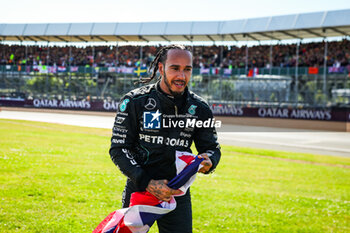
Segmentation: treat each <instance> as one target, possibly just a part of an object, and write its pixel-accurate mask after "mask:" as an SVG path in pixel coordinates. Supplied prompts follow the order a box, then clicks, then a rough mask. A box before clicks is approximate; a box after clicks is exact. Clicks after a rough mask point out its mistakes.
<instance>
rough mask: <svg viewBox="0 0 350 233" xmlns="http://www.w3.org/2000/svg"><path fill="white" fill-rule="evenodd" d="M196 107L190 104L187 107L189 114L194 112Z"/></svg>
mask: <svg viewBox="0 0 350 233" xmlns="http://www.w3.org/2000/svg"><path fill="white" fill-rule="evenodd" d="M196 108H197V106H196V105H193V104H192V105H191V106H190V107H189V108H188V113H189V114H191V115H194V114H196Z"/></svg>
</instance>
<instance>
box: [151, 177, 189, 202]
mask: <svg viewBox="0 0 350 233" xmlns="http://www.w3.org/2000/svg"><path fill="white" fill-rule="evenodd" d="M167 183H168V181H167V180H150V182H149V183H148V186H147V188H146V190H147V191H148V192H149V193H151V194H152V195H153V196H155V197H156V198H158V199H159V200H161V201H170V200H171V197H172V196H173V195H177V194H181V193H182V192H181V191H180V190H174V189H171V188H169V187H168V186H167Z"/></svg>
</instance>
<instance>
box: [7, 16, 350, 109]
mask: <svg viewBox="0 0 350 233" xmlns="http://www.w3.org/2000/svg"><path fill="white" fill-rule="evenodd" d="M349 35H350V10H340V11H329V12H316V13H307V14H295V15H285V16H275V17H264V18H254V19H242V20H231V21H211V22H157V23H70V24H69V23H68V24H0V38H1V39H2V43H1V44H0V94H1V96H2V97H1V98H2V105H4V104H5V102H4V101H5V100H6V101H7V102H6V104H13V103H14V102H9V101H11V100H14V99H24V100H26V101H28V100H29V102H30V100H33V99H59V100H61V99H62V100H63V99H67V98H68V99H73V100H90V99H91V100H101V101H104V102H106V101H107V102H108V101H109V102H110V101H116V102H117V101H118V100H119V98H120V97H121V96H122V95H123V93H125V92H127V91H128V90H130V89H132V88H134V86H133V82H134V81H135V80H137V79H138V77H139V76H142V75H147V73H146V68H147V66H148V65H149V63H150V62H151V61H152V59H153V55H154V54H155V53H156V51H157V49H158V46H151V45H143V46H140V45H138V46H135V45H130V44H128V43H132V42H145V43H148V42H159V43H170V42H179V41H180V42H187V43H190V44H191V45H192V49H193V54H194V68H195V69H194V71H193V79H192V80H191V83H190V88H191V89H193V90H194V91H196V92H199V94H200V95H202V96H204V97H205V98H206V99H207V100H208V101H209V102H211V103H215V104H217V103H221V104H228V105H230V106H231V105H234V106H243V107H281V108H282V107H292V108H294V107H298V108H330V107H349V106H350V95H349V91H348V90H349V89H350V82H349V73H350V41H349ZM330 37H338V38H339V39H338V40H336V41H329V40H328V38H330ZM309 38H323V41H321V42H315V41H314V42H309V43H306V42H303V41H302V39H309ZM287 39H295V40H296V41H297V42H296V43H294V44H286V43H277V44H276V43H271V45H254V46H250V47H249V46H247V45H244V46H238V45H237V44H234V43H226V44H225V43H224V42H235V43H237V42H242V41H243V42H244V41H246V42H248V41H265V40H267V41H275V42H276V41H283V40H287ZM9 41H17V42H19V43H17V44H15V45H13V44H9V43H8V42H9ZM26 41H31V42H47V46H43V45H42V44H41V45H26V44H24V43H21V42H26ZM96 41H99V42H114V44H112V45H111V44H109V45H105V46H101V45H99V46H93V44H90V43H89V42H96ZM208 41H211V42H213V43H214V44H215V43H216V42H221V44H222V45H220V46H219V45H210V46H208V45H207V46H203V45H199V44H198V43H199V42H208ZM53 42H61V43H63V45H62V44H61V45H60V46H57V44H52V43H53ZM73 42H81V43H84V46H79V47H77V46H75V45H74V44H72V43H73ZM194 42H197V43H194ZM121 43H123V45H120V44H121ZM32 102H33V101H32ZM27 105H30V104H28V103H27Z"/></svg>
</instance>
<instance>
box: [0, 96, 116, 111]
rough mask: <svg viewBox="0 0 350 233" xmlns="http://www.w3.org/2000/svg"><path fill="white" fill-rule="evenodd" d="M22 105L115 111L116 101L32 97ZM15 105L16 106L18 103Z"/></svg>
mask: <svg viewBox="0 0 350 233" xmlns="http://www.w3.org/2000/svg"><path fill="white" fill-rule="evenodd" d="M0 103H1V102H0ZM23 105H24V106H23V107H34V108H51V109H71V110H88V111H111V112H116V111H117V109H118V101H106V100H94V101H88V100H69V99H65V100H58V99H33V100H26V101H24V104H23ZM10 106H11V105H10ZM16 106H18V104H17V105H16Z"/></svg>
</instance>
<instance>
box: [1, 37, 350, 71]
mask: <svg viewBox="0 0 350 233" xmlns="http://www.w3.org/2000/svg"><path fill="white" fill-rule="evenodd" d="M157 48H158V46H143V47H142V50H143V54H144V56H143V57H142V64H146V65H147V66H149V65H150V63H151V62H152V58H153V56H152V54H154V53H155V50H156V49H157ZM245 49H246V47H245V46H243V47H237V46H229V47H228V46H223V51H222V54H223V59H222V61H221V60H220V59H221V56H220V54H221V47H220V46H193V57H194V58H193V66H194V67H195V68H200V67H205V68H209V67H224V68H225V67H228V66H229V65H232V67H233V68H244V67H245V65H246V64H245V63H246V58H245V56H246V50H245ZM248 51H249V52H248V62H249V64H248V66H249V67H252V66H254V67H266V66H267V65H268V64H270V46H269V45H259V46H253V47H249V50H248ZM349 51H350V41H349V40H346V39H344V40H342V41H334V42H328V55H327V66H333V65H334V64H336V63H339V64H340V66H343V67H346V66H347V65H348V64H349V59H350V53H349ZM69 54H70V53H69V47H57V46H52V47H50V48H48V47H40V46H27V47H26V46H20V45H12V46H10V45H6V44H0V64H1V65H14V64H22V61H23V60H26V64H27V65H36V64H39V63H41V64H45V65H46V64H49V65H53V64H56V65H58V66H68V65H69ZM71 54H72V59H71V65H73V66H86V65H89V66H93V65H94V64H93V63H95V64H96V65H97V66H101V67H108V66H128V67H133V66H134V65H135V63H136V62H137V61H140V62H141V55H140V47H138V46H119V47H118V48H116V47H115V46H96V47H94V49H93V48H92V47H86V48H79V47H75V46H72V47H71ZM323 62H324V43H323V42H313V43H305V44H300V48H299V61H298V64H299V66H306V67H310V66H323ZM295 64H296V45H295V44H290V45H289V44H279V45H275V46H273V52H272V66H273V67H293V66H295Z"/></svg>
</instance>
